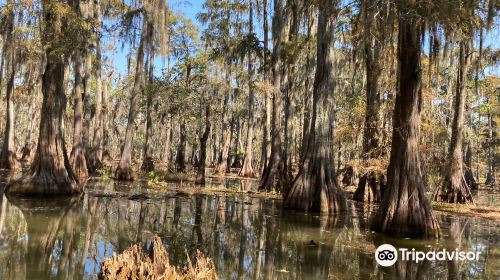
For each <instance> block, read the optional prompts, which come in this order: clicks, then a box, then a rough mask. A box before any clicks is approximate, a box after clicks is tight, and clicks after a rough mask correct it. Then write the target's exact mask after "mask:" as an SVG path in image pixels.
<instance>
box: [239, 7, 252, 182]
mask: <svg viewBox="0 0 500 280" xmlns="http://www.w3.org/2000/svg"><path fill="white" fill-rule="evenodd" d="M252 3H253V1H252V0H250V3H249V12H248V19H249V21H248V34H250V35H252V34H253V5H252ZM253 63H254V61H253V54H252V50H250V51H248V77H249V80H248V123H247V141H246V147H245V159H244V160H243V166H242V167H241V170H240V172H239V175H240V176H244V177H247V176H248V177H253V176H255V172H254V170H253V163H252V161H253V125H254V102H255V100H254V99H255V97H254V90H253V87H254V86H253V82H254V81H253V77H254V69H253Z"/></svg>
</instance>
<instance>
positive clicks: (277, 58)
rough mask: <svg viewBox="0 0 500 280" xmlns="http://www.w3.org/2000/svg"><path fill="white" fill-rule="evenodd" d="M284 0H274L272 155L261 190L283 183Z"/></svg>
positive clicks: (268, 189)
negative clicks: (282, 47)
mask: <svg viewBox="0 0 500 280" xmlns="http://www.w3.org/2000/svg"><path fill="white" fill-rule="evenodd" d="M284 17H285V16H284V11H283V0H275V1H274V16H273V27H272V32H273V55H272V62H271V64H272V79H273V80H272V84H273V98H272V102H273V112H272V128H271V155H270V156H269V163H268V164H267V166H266V167H265V168H264V171H263V172H262V178H261V185H260V187H259V189H260V190H265V191H272V190H273V189H277V190H280V189H281V188H282V186H281V184H282V183H283V182H282V181H283V169H284V166H283V151H282V147H281V142H282V141H281V99H282V98H281V67H280V66H281V45H282V40H283V39H282V37H283V33H284V30H285V20H284Z"/></svg>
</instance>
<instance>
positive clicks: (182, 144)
mask: <svg viewBox="0 0 500 280" xmlns="http://www.w3.org/2000/svg"><path fill="white" fill-rule="evenodd" d="M186 137H187V136H186V121H185V120H184V119H182V120H181V124H180V126H179V146H178V147H177V158H176V163H177V172H186Z"/></svg>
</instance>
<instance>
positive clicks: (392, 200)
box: [371, 0, 439, 237]
mask: <svg viewBox="0 0 500 280" xmlns="http://www.w3.org/2000/svg"><path fill="white" fill-rule="evenodd" d="M400 5H401V6H400V9H401V11H400V15H401V16H400V17H399V43H398V64H399V65H398V68H399V77H398V92H397V95H396V101H395V105H394V113H393V132H392V146H391V156H390V161H389V168H388V170H387V188H386V191H385V193H384V197H383V198H382V202H381V203H380V207H379V209H378V211H377V213H376V214H375V216H374V219H373V220H372V224H371V229H372V230H374V231H377V232H382V233H386V234H389V235H395V236H404V237H438V235H439V225H438V223H437V221H436V219H435V217H434V214H433V213H432V207H431V204H430V201H429V200H428V199H427V197H426V194H425V182H424V180H423V177H422V174H421V169H420V156H419V151H418V148H419V136H420V111H421V107H422V88H421V83H422V68H421V58H420V52H421V36H422V34H421V32H422V24H423V22H422V20H421V19H420V18H419V17H418V16H416V15H415V14H413V13H412V11H414V9H415V6H416V1H415V0H405V1H403V2H402V3H400Z"/></svg>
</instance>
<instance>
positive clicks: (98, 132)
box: [87, 3, 104, 174]
mask: <svg viewBox="0 0 500 280" xmlns="http://www.w3.org/2000/svg"><path fill="white" fill-rule="evenodd" d="M95 11H96V12H95V14H94V16H95V19H96V22H97V24H96V30H97V32H96V34H95V35H96V40H95V43H96V47H95V52H96V57H95V66H96V69H95V80H96V82H95V83H96V86H95V87H96V89H95V116H94V138H93V140H92V144H93V145H92V149H91V151H89V152H90V153H89V154H90V155H89V158H88V159H87V160H88V163H89V164H88V169H89V172H90V173H92V174H96V173H97V170H98V169H100V168H102V154H103V134H104V127H103V118H102V111H103V110H102V108H103V83H102V55H101V34H100V29H101V28H102V13H101V5H100V3H96V5H95Z"/></svg>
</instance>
